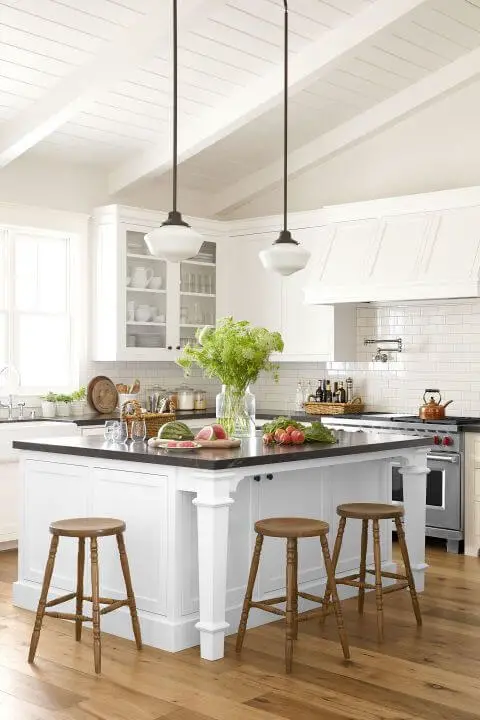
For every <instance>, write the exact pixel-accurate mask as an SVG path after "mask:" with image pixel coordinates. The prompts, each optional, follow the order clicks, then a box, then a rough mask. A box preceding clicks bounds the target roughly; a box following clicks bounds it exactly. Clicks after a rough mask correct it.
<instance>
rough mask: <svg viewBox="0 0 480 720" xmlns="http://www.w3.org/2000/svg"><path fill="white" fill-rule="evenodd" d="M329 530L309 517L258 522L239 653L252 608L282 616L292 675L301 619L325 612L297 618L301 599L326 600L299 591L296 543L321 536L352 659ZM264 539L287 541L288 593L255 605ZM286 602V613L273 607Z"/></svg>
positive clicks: (340, 628)
mask: <svg viewBox="0 0 480 720" xmlns="http://www.w3.org/2000/svg"><path fill="white" fill-rule="evenodd" d="M328 529H329V528H328V523H326V522H321V521H320V520H311V519H309V518H269V519H267V520H259V521H258V522H256V523H255V532H256V533H257V540H256V543H255V550H254V552H253V557H252V564H251V566H250V574H249V577H248V584H247V590H246V593H245V599H244V601H243V609H242V616H241V619H240V625H239V626H238V633H237V644H236V651H237V652H238V653H239V652H241V650H242V645H243V640H244V638H245V630H246V628H247V621H248V614H249V612H250V608H260V610H265V611H266V612H270V613H274V614H275V615H282V616H284V617H285V620H286V626H287V632H286V639H285V667H286V671H287V673H289V672H291V670H292V658H293V641H294V640H296V639H297V635H298V622H299V621H301V620H309V619H310V618H311V617H312V616H314V615H318V614H319V613H322V612H323V609H322V608H320V609H319V610H314V611H310V612H308V613H306V614H305V615H304V616H301V617H298V598H299V597H302V598H305V599H306V600H311V601H312V602H318V603H321V604H322V603H323V598H321V597H318V596H317V595H311V594H310V593H304V592H298V553H297V541H298V538H307V537H319V538H320V543H321V547H322V552H323V560H324V563H325V570H326V572H327V578H328V584H329V587H330V588H331V594H332V598H333V606H334V608H335V615H336V618H337V627H338V634H339V636H340V642H341V644H342V649H343V655H344V657H345V658H346V659H348V658H349V657H350V651H349V648H348V640H347V634H346V632H345V629H344V627H343V617H342V609H341V607H340V601H339V599H338V595H337V588H336V585H335V574H334V570H333V566H332V561H331V559H330V552H329V549H328V542H327V538H326V535H327V533H328ZM265 536H267V537H277V538H285V539H286V541H287V588H286V592H287V594H286V595H285V596H282V597H275V598H269V599H268V600H262V601H258V602H255V601H253V600H252V595H253V588H254V585H255V579H256V577H257V571H258V566H259V563H260V554H261V551H262V545H263V538H264V537H265ZM283 602H286V604H287V605H286V609H285V610H281V609H280V608H277V607H273V605H276V604H278V603H283Z"/></svg>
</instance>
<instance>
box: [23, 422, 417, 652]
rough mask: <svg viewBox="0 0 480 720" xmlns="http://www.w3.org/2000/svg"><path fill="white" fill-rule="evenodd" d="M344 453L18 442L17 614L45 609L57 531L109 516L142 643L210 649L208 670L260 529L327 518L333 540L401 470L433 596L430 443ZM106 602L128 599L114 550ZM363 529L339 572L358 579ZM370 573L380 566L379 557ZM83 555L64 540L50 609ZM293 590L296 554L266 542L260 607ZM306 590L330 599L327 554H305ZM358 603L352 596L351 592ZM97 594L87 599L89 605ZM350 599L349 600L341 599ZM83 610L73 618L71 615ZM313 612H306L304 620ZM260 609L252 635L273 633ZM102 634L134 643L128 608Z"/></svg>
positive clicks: (351, 442) (380, 497) (337, 449)
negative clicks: (289, 566) (352, 505)
mask: <svg viewBox="0 0 480 720" xmlns="http://www.w3.org/2000/svg"><path fill="white" fill-rule="evenodd" d="M336 437H337V442H336V443H335V444H315V443H312V444H308V445H301V446H283V447H280V446H273V447H272V446H269V447H265V446H264V445H263V444H262V440H261V438H260V437H257V438H251V439H246V440H244V441H242V446H241V447H240V448H239V449H235V450H221V451H219V450H207V449H202V450H198V451H193V452H192V451H187V450H184V451H180V452H179V451H165V450H161V449H153V448H148V447H147V446H146V445H145V444H143V443H140V444H127V445H115V444H112V443H107V442H105V441H104V440H103V438H99V437H69V438H52V439H51V440H45V439H39V440H25V441H17V442H15V443H14V447H15V448H17V449H18V450H20V451H21V453H20V455H21V461H22V503H21V508H22V517H21V525H20V541H19V574H18V580H17V582H16V583H15V584H14V604H15V605H17V606H19V607H22V608H26V609H29V610H34V609H35V608H36V605H37V602H38V598H39V594H40V587H41V582H42V577H43V571H44V566H45V561H46V558H47V554H48V545H49V533H48V525H49V523H50V522H51V521H53V520H58V519H61V518H65V517H85V516H110V517H119V518H122V519H123V520H125V521H126V523H127V532H126V542H127V549H128V553H129V559H130V566H131V572H132V579H133V584H134V589H135V593H136V598H137V607H138V610H139V616H140V622H141V627H142V634H143V639H144V642H145V644H147V645H151V646H154V647H157V648H161V649H164V650H169V651H171V652H177V651H179V650H182V649H184V648H187V647H192V646H194V645H198V644H200V648H201V656H202V657H203V658H205V659H208V660H216V659H219V658H221V657H223V654H224V638H225V634H229V633H234V632H236V628H237V624H238V620H239V616H240V612H241V606H242V601H243V595H244V592H245V585H246V582H247V577H248V568H249V564H250V557H251V552H252V548H253V543H254V532H253V524H254V522H255V521H256V520H257V519H259V518H262V517H273V516H285V515H287V516H305V517H316V518H319V519H322V520H325V521H326V522H328V523H329V524H330V528H331V530H330V545H331V546H332V545H333V537H334V533H335V532H336V526H337V516H336V512H335V509H336V506H337V505H338V504H339V503H344V502H362V501H363V502H368V501H376V502H389V500H390V498H391V463H392V461H393V460H394V459H395V461H396V462H400V464H401V466H402V467H401V472H402V473H403V479H404V498H405V502H404V504H405V532H406V537H407V544H408V548H409V552H410V559H411V563H412V568H413V571H414V575H415V581H416V584H417V590H418V591H420V592H421V591H422V590H423V587H424V571H425V569H426V567H427V566H426V564H425V532H424V530H425V492H426V473H427V468H426V460H425V458H426V453H427V450H428V448H429V446H430V442H429V441H428V440H425V439H424V438H417V437H407V436H401V435H399V436H396V435H381V434H377V433H374V432H357V433H345V432H343V431H339V432H338V433H337V434H336ZM389 530H390V528H389V526H388V525H387V521H385V522H384V527H383V528H382V560H383V563H384V566H385V569H390V568H394V567H395V566H394V563H393V562H392V547H391V532H389ZM99 555H100V594H101V595H102V596H107V597H112V598H117V597H118V598H121V597H123V596H124V588H123V581H122V575H121V570H120V566H119V562H118V557H117V553H116V550H115V547H114V539H112V538H102V540H101V542H100V547H99ZM359 558H360V523H355V522H351V523H349V524H348V526H347V531H346V533H345V538H344V543H343V551H342V554H341V557H340V561H339V565H338V569H337V571H338V572H339V573H340V574H350V573H352V572H353V571H355V570H356V569H357V568H358V566H359ZM367 561H368V562H369V563H371V562H372V553H371V552H369V554H368V558H367ZM75 581H76V546H75V542H74V541H73V540H71V539H69V538H65V539H64V538H62V542H61V543H60V546H59V552H58V554H57V561H56V566H55V573H54V575H53V580H52V587H51V597H55V596H59V595H61V594H64V593H65V592H72V591H73V590H74V589H75ZM284 585H285V547H284V543H283V542H282V541H281V540H274V539H271V538H267V539H266V541H265V545H264V551H263V554H262V563H261V567H260V572H259V577H258V581H257V592H258V594H259V596H260V595H261V596H263V597H264V596H269V597H274V596H275V595H279V594H281V593H282V592H283V590H282V588H284ZM299 585H301V590H303V591H304V592H310V593H314V594H321V593H322V591H323V589H324V586H325V572H324V568H323V565H322V562H321V553H320V547H319V544H318V542H316V541H315V539H312V538H309V539H306V540H303V541H302V542H301V543H300V547H299ZM342 589H343V590H345V591H350V592H351V591H352V588H346V587H344V588H342ZM87 594H88V593H87ZM343 597H345V594H344V595H343ZM72 607H73V606H72ZM309 607H311V604H310V603H309V602H308V601H304V604H303V605H302V606H301V609H308V608H309ZM271 621H272V616H271V615H269V614H268V615H267V613H264V612H262V611H260V610H258V611H255V612H253V613H251V617H250V625H260V624H262V623H266V622H271ZM102 628H103V630H105V631H106V632H110V633H113V634H116V635H119V636H121V637H128V638H130V637H131V624H130V618H129V615H128V612H124V609H122V610H120V611H118V612H116V613H112V614H110V615H107V616H105V617H104V618H103V617H102Z"/></svg>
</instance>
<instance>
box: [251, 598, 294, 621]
mask: <svg viewBox="0 0 480 720" xmlns="http://www.w3.org/2000/svg"><path fill="white" fill-rule="evenodd" d="M283 602H285V600H284V601H283ZM250 607H253V608H257V609H258V610H265V612H269V613H273V614H274V615H280V616H281V617H285V616H286V614H287V613H286V611H285V610H280V608H276V607H272V606H271V605H267V604H266V603H264V602H254V601H253V600H252V601H251V602H250Z"/></svg>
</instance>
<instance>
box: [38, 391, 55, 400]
mask: <svg viewBox="0 0 480 720" xmlns="http://www.w3.org/2000/svg"><path fill="white" fill-rule="evenodd" d="M57 399H58V398H57V395H56V394H55V393H54V392H52V391H51V390H50V392H49V393H47V394H46V395H41V397H40V400H43V401H44V402H51V403H54V402H57Z"/></svg>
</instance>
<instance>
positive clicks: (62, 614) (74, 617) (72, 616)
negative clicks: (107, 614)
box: [45, 611, 92, 622]
mask: <svg viewBox="0 0 480 720" xmlns="http://www.w3.org/2000/svg"><path fill="white" fill-rule="evenodd" d="M45 615H48V617H52V618H57V619H58V620H81V621H82V622H92V618H91V617H88V616H87V615H77V614H76V613H66V612H48V611H47V612H45Z"/></svg>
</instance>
